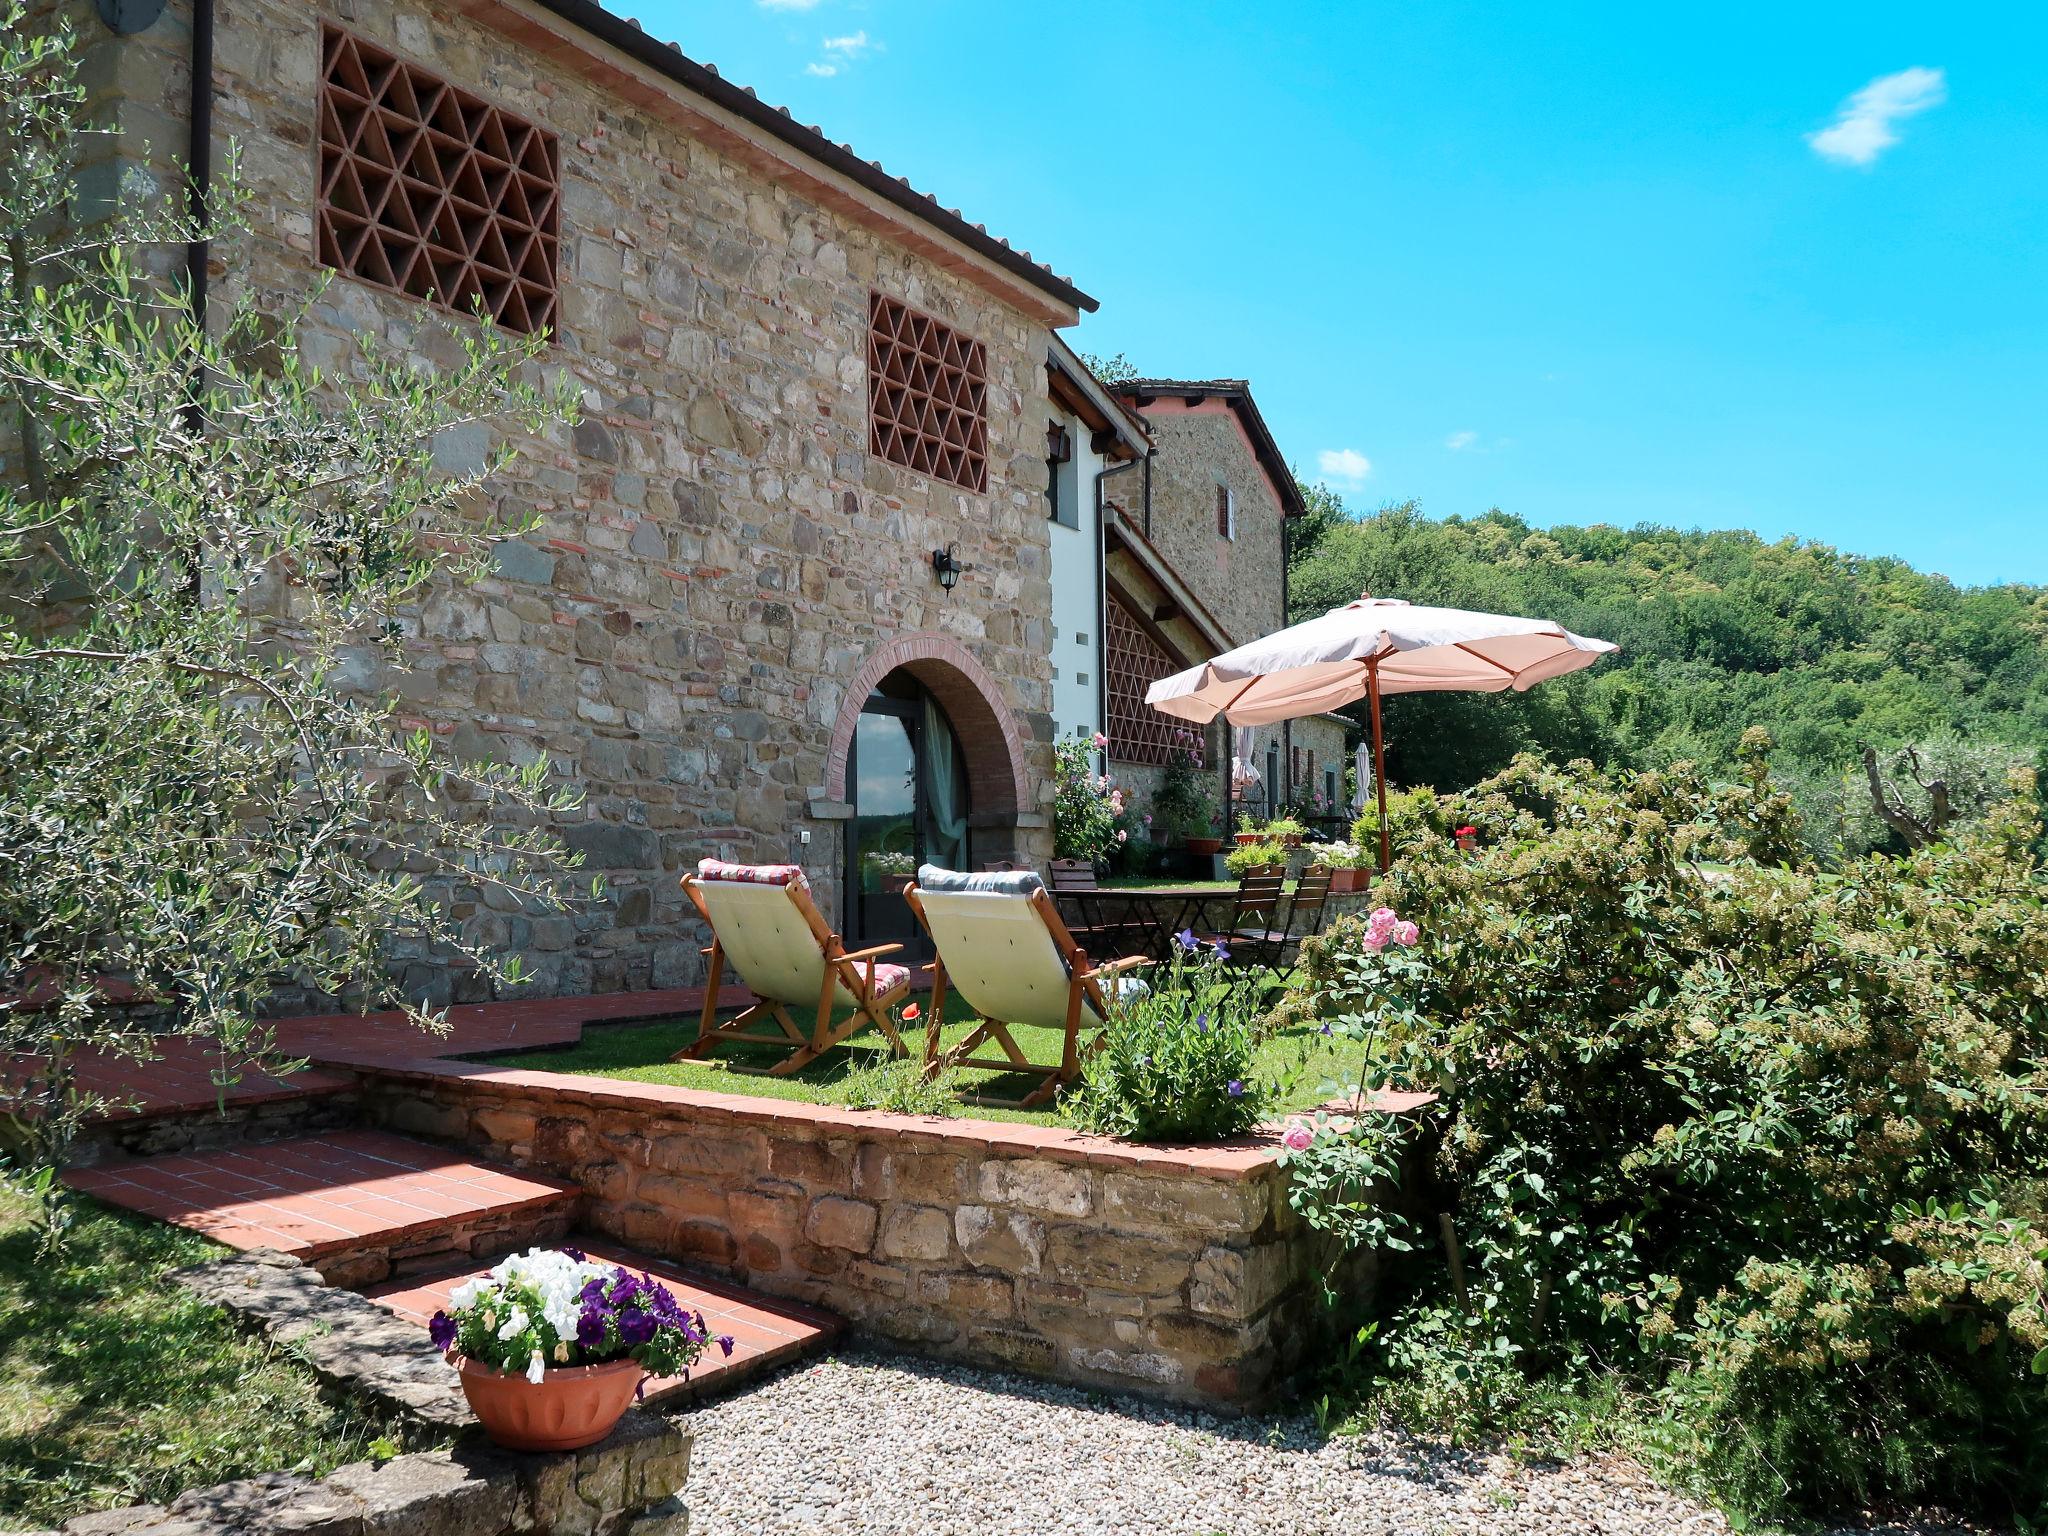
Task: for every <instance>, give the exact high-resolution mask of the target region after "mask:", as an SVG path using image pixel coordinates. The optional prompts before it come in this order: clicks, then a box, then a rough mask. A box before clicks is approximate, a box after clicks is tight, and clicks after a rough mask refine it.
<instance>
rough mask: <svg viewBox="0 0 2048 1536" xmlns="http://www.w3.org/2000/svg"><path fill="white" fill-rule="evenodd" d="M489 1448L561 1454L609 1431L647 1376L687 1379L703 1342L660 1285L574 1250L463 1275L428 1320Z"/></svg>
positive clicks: (524, 1256) (706, 1339) (703, 1335)
mask: <svg viewBox="0 0 2048 1536" xmlns="http://www.w3.org/2000/svg"><path fill="white" fill-rule="evenodd" d="M429 1332H430V1333H431V1335H432V1337H433V1340H434V1347H435V1348H436V1349H439V1350H442V1351H443V1352H445V1353H446V1354H447V1356H448V1363H449V1364H451V1365H453V1366H454V1367H455V1368H456V1370H457V1371H458V1372H460V1374H461V1378H462V1395H463V1396H464V1397H466V1398H468V1399H469V1406H470V1409H471V1410H472V1411H473V1412H474V1413H475V1414H476V1416H477V1419H478V1421H479V1422H480V1423H481V1424H482V1425H483V1427H484V1432H485V1433H486V1434H488V1435H489V1436H490V1437H491V1439H492V1440H494V1441H496V1442H497V1443H498V1444H499V1445H502V1446H504V1447H506V1448H507V1449H508V1450H514V1451H572V1450H575V1449H576V1448H578V1447H579V1446H585V1445H594V1444H596V1443H597V1442H598V1441H599V1440H602V1439H603V1438H604V1437H605V1436H606V1435H608V1434H610V1433H611V1430H612V1426H613V1425H614V1424H616V1423H618V1421H619V1416H620V1415H621V1414H623V1413H624V1412H625V1411H626V1409H627V1407H628V1406H630V1405H631V1403H632V1402H633V1399H634V1398H635V1397H636V1396H637V1395H638V1394H639V1391H640V1388H641V1384H642V1382H644V1381H645V1380H646V1378H647V1377H649V1376H687V1375H688V1374H689V1372H690V1367H691V1366H692V1365H693V1364H695V1363H696V1360H697V1357H698V1356H700V1355H701V1354H703V1353H704V1350H705V1348H706V1347H707V1346H708V1345H710V1344H713V1343H716V1344H717V1345H718V1347H719V1348H720V1349H721V1350H723V1351H724V1352H725V1353H726V1354H728V1355H729V1354H731V1353H732V1340H731V1339H729V1338H720V1339H715V1340H714V1339H713V1338H712V1337H711V1335H710V1332H709V1330H708V1329H707V1328H706V1327H705V1326H704V1316H703V1314H702V1313H692V1312H686V1311H685V1310H683V1308H682V1306H681V1304H679V1303H678V1302H677V1301H676V1298H675V1295H674V1293H673V1292H671V1291H670V1290H669V1289H668V1287H667V1286H665V1285H662V1284H661V1283H660V1282H659V1281H657V1280H655V1279H653V1278H651V1277H650V1276H647V1275H636V1274H634V1273H633V1272H632V1271H631V1270H630V1269H627V1268H625V1267H624V1266H623V1265H618V1264H601V1263H598V1262H596V1261H594V1260H593V1259H591V1258H590V1257H589V1256H588V1255H587V1254H584V1253H581V1252H579V1251H578V1250H576V1249H574V1248H563V1249H559V1250H557V1249H546V1248H535V1249H533V1250H532V1251H530V1252H527V1253H521V1254H515V1255H513V1256H512V1257H510V1258H508V1259H504V1260H502V1261H500V1262H499V1264H498V1265H497V1267H496V1268H494V1269H493V1270H492V1271H491V1272H490V1273H489V1274H488V1275H483V1276H480V1277H478V1278H477V1279H475V1280H469V1281H465V1282H464V1283H463V1284H461V1285H459V1286H457V1287H456V1288H455V1290H454V1292H453V1293H452V1294H450V1296H449V1298H448V1309H447V1310H446V1311H445V1312H436V1313H435V1314H434V1317H433V1321H432V1322H431V1323H430V1324H429Z"/></svg>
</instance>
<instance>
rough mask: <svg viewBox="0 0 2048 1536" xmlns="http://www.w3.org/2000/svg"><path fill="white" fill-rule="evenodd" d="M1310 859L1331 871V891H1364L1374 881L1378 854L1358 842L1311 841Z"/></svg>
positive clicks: (1335, 892) (1309, 848)
mask: <svg viewBox="0 0 2048 1536" xmlns="http://www.w3.org/2000/svg"><path fill="white" fill-rule="evenodd" d="M1308 855H1309V861H1310V862H1311V863H1314V864H1320V865H1322V866H1323V868H1325V869H1327V870H1328V871H1329V872H1330V892H1331V894H1332V895H1335V894H1337V893H1338V892H1341V891H1362V890H1364V889H1365V888H1366V886H1367V885H1369V884H1370V883H1371V881H1372V871H1373V869H1374V867H1375V865H1376V864H1377V862H1378V855H1377V854H1376V853H1374V852H1373V850H1371V849H1369V848H1362V847H1360V846H1359V845H1358V844H1357V843H1348V842H1347V843H1310V844H1309V845H1308Z"/></svg>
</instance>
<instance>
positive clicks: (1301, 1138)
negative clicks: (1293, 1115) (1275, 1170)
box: [1280, 1120, 1316, 1152]
mask: <svg viewBox="0 0 2048 1536" xmlns="http://www.w3.org/2000/svg"><path fill="white" fill-rule="evenodd" d="M1315 1139H1316V1132H1315V1127H1314V1126H1312V1125H1310V1124H1309V1123H1308V1122H1307V1121H1306V1120H1290V1121H1288V1122H1287V1130H1286V1132H1285V1134H1283V1135H1282V1136H1281V1138H1280V1141H1281V1144H1282V1145H1283V1146H1285V1147H1286V1148H1287V1150H1288V1151H1290V1152H1306V1151H1307V1150H1308V1149H1309V1148H1310V1147H1312V1146H1314V1145H1315Z"/></svg>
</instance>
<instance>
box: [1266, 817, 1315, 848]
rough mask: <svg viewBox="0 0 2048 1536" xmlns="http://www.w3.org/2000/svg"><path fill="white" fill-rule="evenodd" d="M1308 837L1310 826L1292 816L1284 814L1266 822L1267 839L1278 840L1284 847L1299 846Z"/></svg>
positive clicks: (1270, 840)
mask: <svg viewBox="0 0 2048 1536" xmlns="http://www.w3.org/2000/svg"><path fill="white" fill-rule="evenodd" d="M1307 838H1308V828H1307V827H1306V826H1304V825H1303V824H1302V823H1300V822H1299V821H1296V820H1295V819H1294V818H1293V817H1292V816H1282V817H1280V818H1279V819H1278V820H1277V821H1269V822H1267V823H1266V839H1267V841H1269V842H1277V843H1279V844H1280V846H1281V847H1283V848H1299V847H1300V846H1301V845H1302V843H1303V842H1305V841H1306V840H1307Z"/></svg>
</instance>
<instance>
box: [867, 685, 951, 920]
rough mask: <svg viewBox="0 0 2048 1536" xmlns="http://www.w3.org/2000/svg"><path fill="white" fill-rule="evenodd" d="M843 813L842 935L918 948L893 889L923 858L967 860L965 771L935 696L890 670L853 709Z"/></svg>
mask: <svg viewBox="0 0 2048 1536" xmlns="http://www.w3.org/2000/svg"><path fill="white" fill-rule="evenodd" d="M847 782H848V784H849V785H850V786H851V789H852V798H853V820H852V822H851V824H850V826H849V830H848V833H847V838H846V852H847V866H848V867H847V872H846V890H847V909H848V910H847V913H846V929H847V933H848V936H849V937H851V938H853V939H856V940H858V941H859V942H860V943H862V944H882V943H888V942H891V941H895V942H899V943H903V944H907V945H909V946H910V947H911V953H912V954H913V955H920V954H921V953H922V951H923V948H924V945H923V938H922V935H921V934H920V933H919V932H918V928H917V920H916V919H915V918H914V917H913V916H912V915H911V911H910V904H909V903H908V902H907V901H905V900H904V899H903V891H904V888H905V887H906V886H908V885H909V884H910V883H911V882H912V881H913V880H915V879H916V878H917V866H918V865H919V864H922V863H925V862H927V861H929V862H931V863H935V864H944V865H948V866H950V867H952V868H956V869H965V868H970V867H971V865H970V864H969V863H968V859H969V838H968V831H967V772H966V763H965V761H964V760H963V759H962V757H961V752H960V745H959V742H958V740H957V739H956V738H955V736H954V734H953V728H952V722H951V721H949V720H948V719H947V718H946V714H945V711H944V710H942V709H941V708H940V707H939V705H938V701H937V700H935V699H933V698H932V696H931V695H930V694H929V693H927V692H926V691H925V689H924V688H923V686H922V685H920V684H919V683H918V682H917V680H916V679H915V678H913V677H911V676H909V674H907V673H902V672H892V673H891V674H890V675H889V676H888V677H886V678H884V679H883V680H882V684H881V686H880V687H879V688H877V689H876V690H875V692H874V693H873V694H872V695H871V696H870V697H869V699H868V701H867V703H866V705H864V706H863V707H862V709H861V714H860V719H859V721H858V722H857V723H856V725H855V728H854V733H853V750H852V752H851V753H850V754H849V756H848V760H847Z"/></svg>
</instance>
